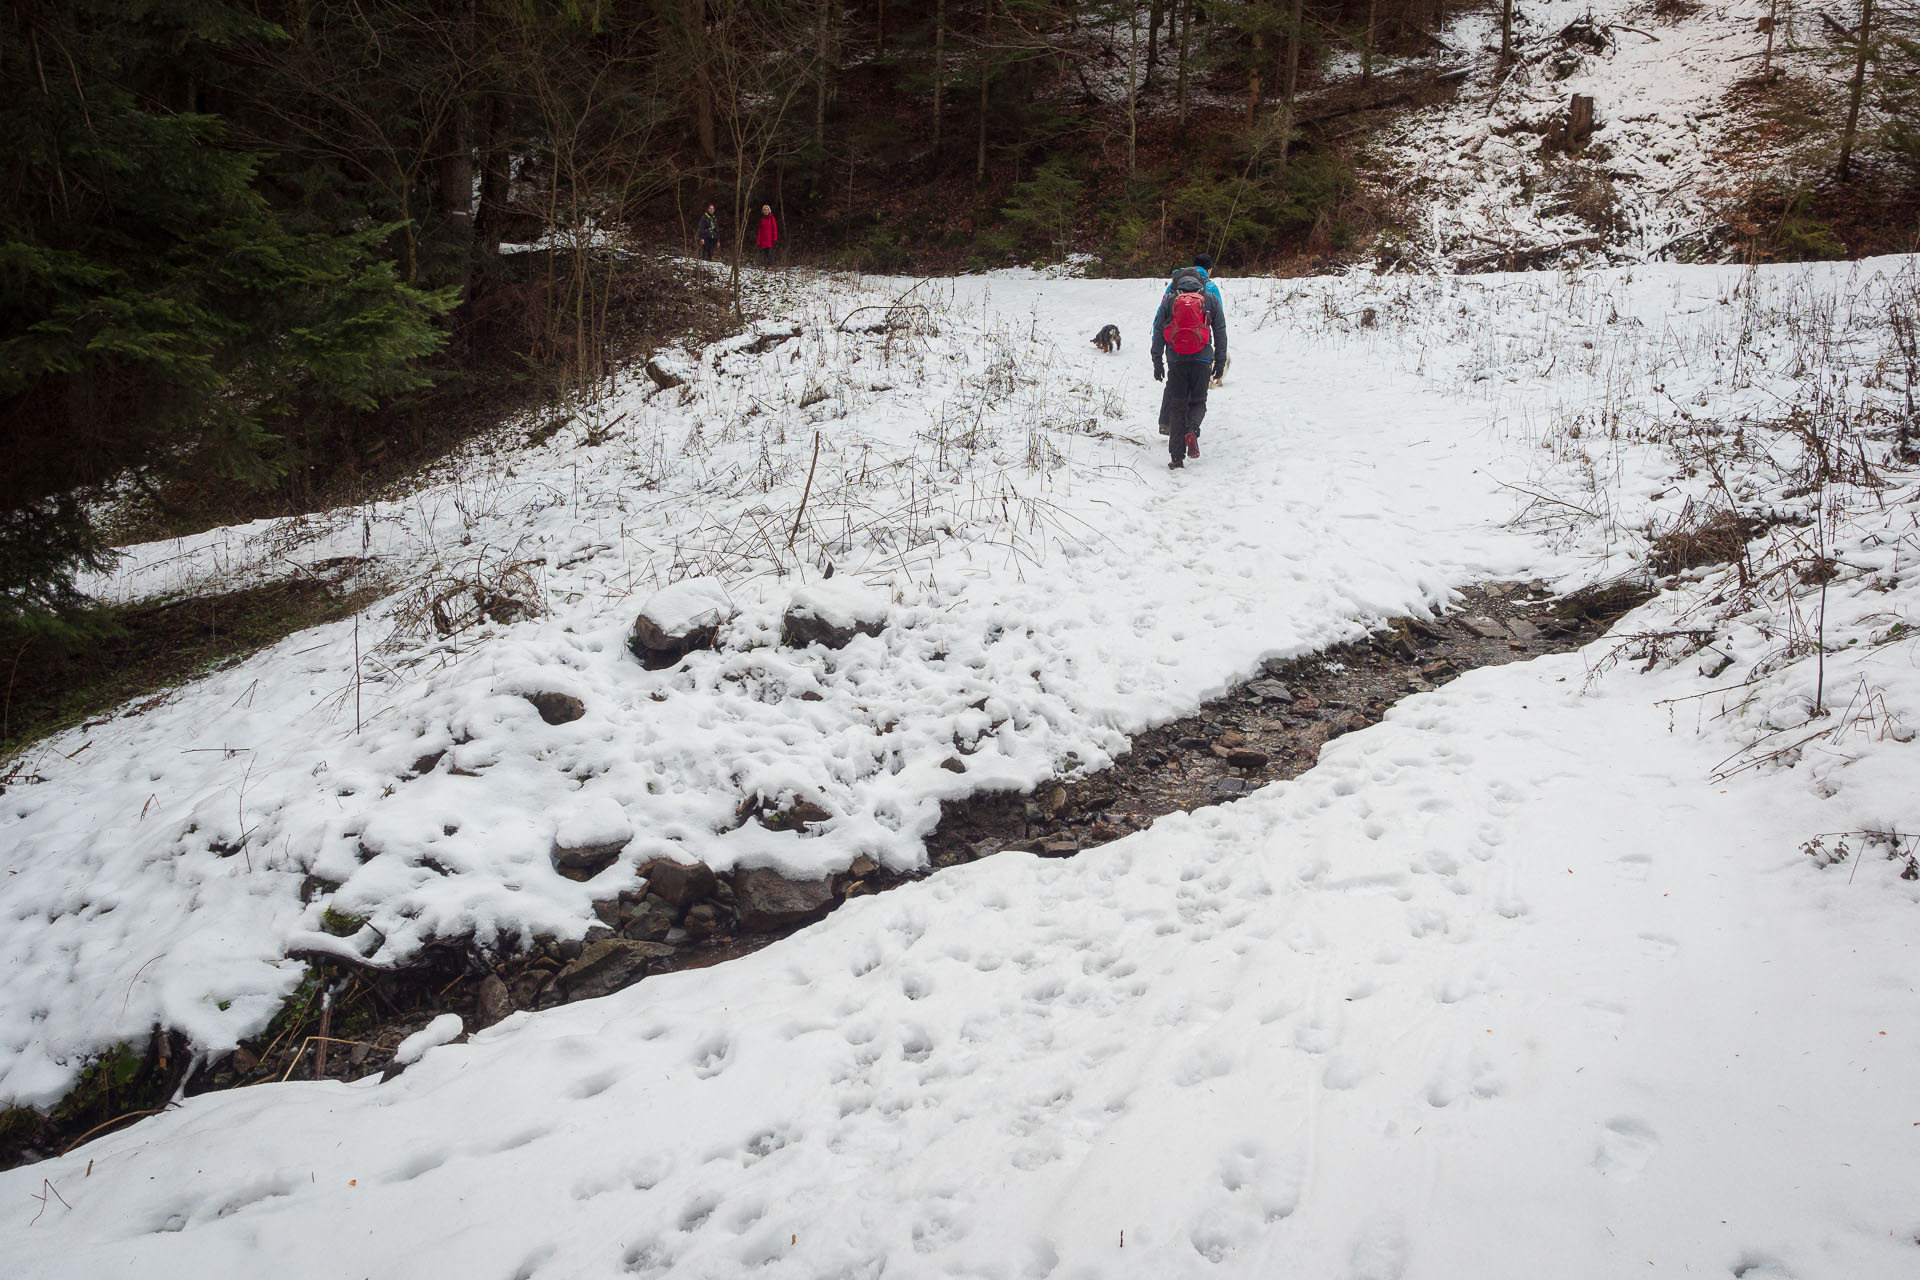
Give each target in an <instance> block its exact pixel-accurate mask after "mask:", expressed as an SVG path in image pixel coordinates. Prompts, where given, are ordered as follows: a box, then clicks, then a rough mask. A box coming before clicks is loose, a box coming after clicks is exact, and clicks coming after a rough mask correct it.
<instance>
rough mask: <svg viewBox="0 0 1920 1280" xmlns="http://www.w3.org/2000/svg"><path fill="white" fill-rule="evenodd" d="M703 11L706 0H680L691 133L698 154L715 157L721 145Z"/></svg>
mask: <svg viewBox="0 0 1920 1280" xmlns="http://www.w3.org/2000/svg"><path fill="white" fill-rule="evenodd" d="M705 15H706V4H705V0H680V16H681V20H682V21H683V22H684V23H685V24H686V28H687V54H688V57H689V58H690V59H691V60H692V63H693V132H694V137H695V139H696V140H697V141H698V142H699V143H700V154H701V155H703V156H705V157H706V158H707V159H708V160H716V159H718V158H719V156H720V148H719V144H718V142H717V141H716V139H715V138H714V133H713V80H712V77H711V75H710V73H709V71H708V68H707V45H706V40H707V31H706V18H705Z"/></svg>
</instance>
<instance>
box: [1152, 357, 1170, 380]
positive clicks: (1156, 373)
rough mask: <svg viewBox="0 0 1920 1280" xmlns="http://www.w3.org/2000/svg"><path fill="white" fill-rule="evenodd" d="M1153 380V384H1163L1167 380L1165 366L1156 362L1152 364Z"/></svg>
mask: <svg viewBox="0 0 1920 1280" xmlns="http://www.w3.org/2000/svg"><path fill="white" fill-rule="evenodd" d="M1153 380H1154V381H1155V382H1165V381H1166V380H1167V366H1165V365H1163V364H1161V363H1160V362H1159V361H1158V360H1155V361H1154V362H1153Z"/></svg>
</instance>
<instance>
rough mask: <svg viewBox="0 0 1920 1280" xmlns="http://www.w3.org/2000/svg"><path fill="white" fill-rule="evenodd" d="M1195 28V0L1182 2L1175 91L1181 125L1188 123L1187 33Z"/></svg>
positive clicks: (1183, 0)
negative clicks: (1178, 62) (1178, 64)
mask: <svg viewBox="0 0 1920 1280" xmlns="http://www.w3.org/2000/svg"><path fill="white" fill-rule="evenodd" d="M1192 26H1193V0H1180V74H1179V79H1178V82H1177V86H1176V88H1175V90H1174V100H1175V102H1176V103H1177V104H1178V106H1179V111H1178V115H1179V119H1180V123H1181V124H1185V123H1186V122H1187V31H1188V29H1189V28H1191V27H1192Z"/></svg>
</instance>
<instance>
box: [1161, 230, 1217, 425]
mask: <svg viewBox="0 0 1920 1280" xmlns="http://www.w3.org/2000/svg"><path fill="white" fill-rule="evenodd" d="M1188 270H1192V271H1198V272H1199V273H1200V278H1201V279H1202V280H1205V281H1206V282H1207V292H1208V293H1210V294H1212V295H1213V296H1214V297H1216V298H1219V297H1220V286H1219V285H1217V284H1215V283H1214V282H1213V277H1212V276H1211V275H1209V274H1208V273H1209V272H1211V271H1212V270H1213V255H1212V254H1210V253H1196V254H1194V255H1193V266H1192V267H1175V268H1174V269H1173V274H1174V275H1176V276H1177V275H1179V274H1180V273H1181V272H1182V271H1188ZM1163 296H1164V297H1172V296H1173V281H1172V280H1171V279H1169V280H1168V281H1167V292H1166V293H1165V294H1164V295H1163ZM1220 305H1221V307H1222V308H1223V309H1224V308H1225V306H1226V301H1225V299H1222V300H1221V304H1220ZM1215 371H1216V372H1218V373H1225V372H1226V366H1225V365H1224V364H1221V365H1216V366H1215ZM1215 381H1216V382H1217V381H1218V379H1215ZM1172 393H1173V388H1172V387H1171V386H1168V387H1166V388H1164V389H1162V391H1161V393H1160V434H1161V435H1166V434H1167V414H1168V412H1169V411H1171V409H1172V408H1173V400H1172Z"/></svg>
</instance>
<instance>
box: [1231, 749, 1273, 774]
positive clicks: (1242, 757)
mask: <svg viewBox="0 0 1920 1280" xmlns="http://www.w3.org/2000/svg"><path fill="white" fill-rule="evenodd" d="M1227 763H1228V764H1230V765H1232V766H1233V767H1234V768H1236V769H1247V770H1253V769H1264V768H1266V767H1267V753H1266V752H1264V751H1255V750H1254V749H1253V748H1251V747H1241V748H1239V749H1238V750H1235V751H1229V752H1228V753H1227Z"/></svg>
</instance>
